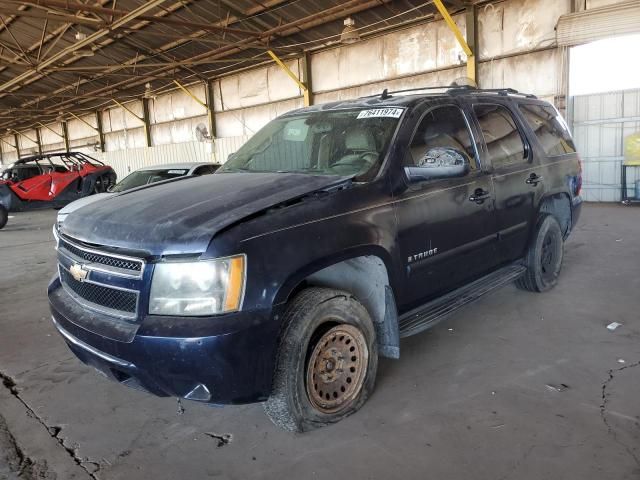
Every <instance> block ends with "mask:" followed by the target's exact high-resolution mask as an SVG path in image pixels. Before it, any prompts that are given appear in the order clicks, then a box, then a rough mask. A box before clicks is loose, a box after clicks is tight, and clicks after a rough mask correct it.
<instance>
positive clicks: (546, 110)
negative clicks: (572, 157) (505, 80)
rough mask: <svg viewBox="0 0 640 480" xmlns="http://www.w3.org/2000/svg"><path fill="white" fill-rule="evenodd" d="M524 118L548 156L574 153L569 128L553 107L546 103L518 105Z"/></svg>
mask: <svg viewBox="0 0 640 480" xmlns="http://www.w3.org/2000/svg"><path fill="white" fill-rule="evenodd" d="M520 111H521V112H522V114H523V116H524V118H525V120H526V121H527V123H528V124H529V126H530V127H531V129H532V130H533V131H534V133H535V134H536V137H538V140H539V141H540V144H541V145H542V148H544V151H545V152H546V154H547V155H549V156H550V157H553V156H556V155H564V154H567V153H574V152H575V151H576V148H575V146H574V144H573V140H572V139H571V134H570V133H569V128H568V127H567V124H566V123H565V121H564V119H563V118H562V117H561V116H560V114H559V113H558V112H557V111H556V109H555V108H553V107H551V106H546V105H526V104H521V105H520Z"/></svg>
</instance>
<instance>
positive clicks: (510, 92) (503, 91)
mask: <svg viewBox="0 0 640 480" xmlns="http://www.w3.org/2000/svg"><path fill="white" fill-rule="evenodd" d="M458 88H459V87H455V88H452V89H451V90H456V89H458ZM462 90H464V92H468V91H469V89H462ZM472 92H473V93H497V94H498V95H503V96H508V95H520V96H522V97H526V98H538V97H536V96H535V95H533V94H531V93H521V92H519V91H518V90H515V89H513V88H475V89H472ZM450 93H456V92H450Z"/></svg>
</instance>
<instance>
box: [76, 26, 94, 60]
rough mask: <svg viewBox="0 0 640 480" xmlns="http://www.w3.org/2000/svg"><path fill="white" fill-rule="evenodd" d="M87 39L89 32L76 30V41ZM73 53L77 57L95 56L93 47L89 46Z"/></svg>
mask: <svg viewBox="0 0 640 480" xmlns="http://www.w3.org/2000/svg"><path fill="white" fill-rule="evenodd" d="M86 39H87V34H86V33H84V32H80V31H78V32H76V42H82V41H84V40H86ZM73 55H74V56H76V57H93V55H94V54H93V49H92V48H91V47H90V46H88V47H85V48H79V49H77V50H74V51H73Z"/></svg>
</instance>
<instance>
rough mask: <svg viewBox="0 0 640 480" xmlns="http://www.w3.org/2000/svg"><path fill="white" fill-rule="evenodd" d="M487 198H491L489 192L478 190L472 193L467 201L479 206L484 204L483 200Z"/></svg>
mask: <svg viewBox="0 0 640 480" xmlns="http://www.w3.org/2000/svg"><path fill="white" fill-rule="evenodd" d="M489 198H491V194H490V193H489V192H487V191H486V190H483V189H481V188H478V189H477V190H476V191H475V192H473V195H471V196H470V197H469V201H470V202H475V203H477V204H478V205H481V204H483V203H484V201H485V200H487V199H489Z"/></svg>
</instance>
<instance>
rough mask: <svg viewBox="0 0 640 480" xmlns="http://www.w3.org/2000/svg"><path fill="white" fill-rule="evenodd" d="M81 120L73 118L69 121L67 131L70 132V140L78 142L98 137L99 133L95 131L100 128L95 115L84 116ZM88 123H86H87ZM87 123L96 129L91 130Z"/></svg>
mask: <svg viewBox="0 0 640 480" xmlns="http://www.w3.org/2000/svg"><path fill="white" fill-rule="evenodd" d="M80 118H81V119H82V120H84V121H81V120H78V119H77V118H71V119H69V120H68V121H67V130H68V131H69V140H70V141H73V140H77V139H82V138H88V137H94V136H95V137H97V135H98V132H97V131H96V130H95V129H96V128H98V123H97V119H96V116H95V114H93V113H91V114H89V115H82V116H80ZM85 122H86V123H85ZM87 123H88V124H89V125H91V126H93V127H94V128H91V127H90V126H89V125H87Z"/></svg>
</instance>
